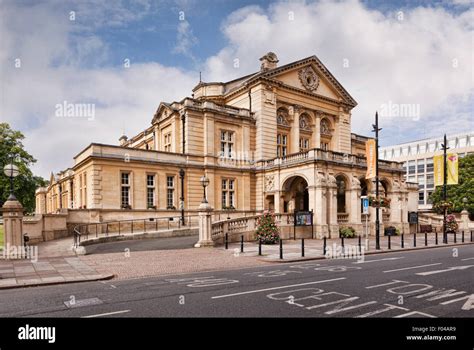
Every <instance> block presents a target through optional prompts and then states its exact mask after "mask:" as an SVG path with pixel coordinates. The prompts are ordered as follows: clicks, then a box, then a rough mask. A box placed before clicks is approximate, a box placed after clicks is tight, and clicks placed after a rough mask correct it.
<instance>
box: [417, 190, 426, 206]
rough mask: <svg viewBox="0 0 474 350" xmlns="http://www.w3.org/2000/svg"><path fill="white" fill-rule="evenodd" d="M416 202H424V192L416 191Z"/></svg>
mask: <svg viewBox="0 0 474 350" xmlns="http://www.w3.org/2000/svg"><path fill="white" fill-rule="evenodd" d="M418 204H425V192H424V191H420V192H418Z"/></svg>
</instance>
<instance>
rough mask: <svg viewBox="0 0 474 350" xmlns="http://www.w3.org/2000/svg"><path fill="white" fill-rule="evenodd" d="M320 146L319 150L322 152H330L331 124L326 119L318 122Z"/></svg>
mask: <svg viewBox="0 0 474 350" xmlns="http://www.w3.org/2000/svg"><path fill="white" fill-rule="evenodd" d="M320 134H321V145H320V148H321V149H322V150H324V151H330V150H331V146H330V145H331V138H332V136H331V123H330V122H329V120H327V119H326V118H323V119H321V122H320Z"/></svg>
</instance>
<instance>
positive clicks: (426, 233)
mask: <svg viewBox="0 0 474 350" xmlns="http://www.w3.org/2000/svg"><path fill="white" fill-rule="evenodd" d="M427 245H428V232H425V247H426V246H427Z"/></svg>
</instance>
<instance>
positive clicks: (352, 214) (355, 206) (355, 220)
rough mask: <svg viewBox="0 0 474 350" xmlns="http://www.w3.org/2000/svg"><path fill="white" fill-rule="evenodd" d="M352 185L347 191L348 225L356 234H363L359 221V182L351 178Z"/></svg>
mask: <svg viewBox="0 0 474 350" xmlns="http://www.w3.org/2000/svg"><path fill="white" fill-rule="evenodd" d="M351 180H352V183H351V187H350V191H349V198H350V203H349V225H350V226H352V227H353V228H354V229H355V230H356V232H357V233H358V234H363V227H362V221H361V200H360V192H361V188H360V181H359V180H358V179H357V178H355V177H352V179H351Z"/></svg>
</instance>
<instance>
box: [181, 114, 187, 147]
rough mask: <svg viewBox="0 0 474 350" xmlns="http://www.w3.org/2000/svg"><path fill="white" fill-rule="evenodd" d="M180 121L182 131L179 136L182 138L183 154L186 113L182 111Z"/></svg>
mask: <svg viewBox="0 0 474 350" xmlns="http://www.w3.org/2000/svg"><path fill="white" fill-rule="evenodd" d="M181 122H182V124H183V132H182V135H181V138H182V140H183V152H182V153H183V154H185V153H186V152H185V147H186V137H185V136H184V132H185V130H186V113H183V114H181Z"/></svg>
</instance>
